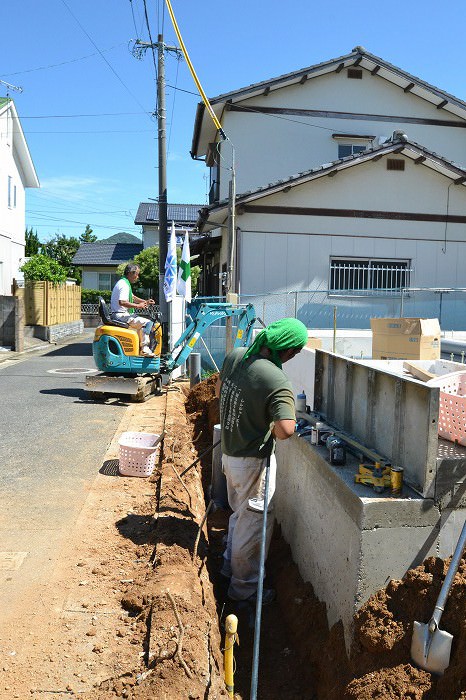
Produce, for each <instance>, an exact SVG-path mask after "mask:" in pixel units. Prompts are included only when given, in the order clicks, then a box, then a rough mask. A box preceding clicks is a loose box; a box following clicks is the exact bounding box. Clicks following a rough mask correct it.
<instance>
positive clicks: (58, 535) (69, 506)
mask: <svg viewBox="0 0 466 700" xmlns="http://www.w3.org/2000/svg"><path fill="white" fill-rule="evenodd" d="M91 339H92V333H91V332H86V334H85V336H81V337H80V339H79V340H76V341H74V342H72V343H69V344H66V345H62V346H59V347H58V348H57V347H55V348H54V349H51V350H47V351H46V352H45V353H44V352H41V353H40V355H34V356H27V358H26V357H24V358H21V360H19V361H14V362H9V361H6V362H5V361H4V362H2V363H0V408H1V411H0V417H1V424H0V503H1V508H0V627H1V622H2V621H3V620H4V619H5V616H6V615H8V611H12V610H14V609H16V608H18V605H19V606H20V605H21V597H22V596H23V595H24V597H25V599H26V598H27V597H28V596H27V593H28V591H30V589H31V588H33V587H34V586H36V585H40V583H41V581H43V580H44V577H47V575H48V574H49V572H50V571H51V570H52V568H53V566H54V564H55V563H56V557H57V556H58V552H59V550H60V547H61V546H62V545H63V543H64V541H65V537H66V535H67V533H68V532H69V530H70V528H71V526H72V525H73V523H74V521H75V520H76V518H77V516H78V514H79V512H80V510H81V508H82V505H83V503H84V500H85V498H86V495H87V491H88V487H89V484H90V483H91V482H92V480H93V478H94V477H95V475H96V474H97V472H98V471H99V469H100V467H101V466H102V461H103V458H104V455H105V451H106V448H107V445H108V444H109V442H110V441H111V439H112V437H113V435H114V433H115V431H116V429H117V427H118V425H119V422H120V420H121V418H122V417H123V413H124V411H125V409H126V404H123V403H109V404H101V403H94V402H93V401H89V400H88V399H87V396H86V392H85V388H84V382H85V375H86V373H87V372H88V371H89V370H93V369H94V362H93V358H92V353H91V344H90V343H91ZM2 359H3V358H2Z"/></svg>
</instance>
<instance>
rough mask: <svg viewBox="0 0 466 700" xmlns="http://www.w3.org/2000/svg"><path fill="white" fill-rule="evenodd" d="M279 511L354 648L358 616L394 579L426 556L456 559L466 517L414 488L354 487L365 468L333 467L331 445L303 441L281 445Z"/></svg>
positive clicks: (305, 573) (299, 560)
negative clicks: (395, 492)
mask: <svg viewBox="0 0 466 700" xmlns="http://www.w3.org/2000/svg"><path fill="white" fill-rule="evenodd" d="M277 463H278V469H277V489H276V493H275V497H274V509H275V515H276V517H277V520H278V522H279V523H280V525H281V527H282V531H283V535H284V537H285V539H286V541H287V542H288V543H289V544H290V546H291V550H292V553H293V559H294V561H295V562H296V564H297V565H298V568H299V570H300V573H301V575H302V577H303V579H304V580H305V581H309V582H310V583H311V584H312V586H313V588H314V591H315V593H316V595H317V597H318V598H319V599H320V600H321V601H323V602H324V603H325V604H326V606H327V616H328V621H329V624H330V625H332V624H334V623H335V622H337V621H338V620H342V622H343V625H344V629H345V636H346V641H347V645H348V646H349V644H350V642H351V638H352V627H351V621H352V618H353V615H354V613H355V612H356V611H357V610H358V608H360V607H361V605H362V604H363V603H364V602H365V601H366V600H367V599H368V598H369V597H370V595H372V594H373V593H375V592H376V591H377V590H378V589H380V588H383V587H384V586H386V585H387V583H388V582H389V581H390V579H397V578H402V577H403V576H404V574H405V573H406V571H407V570H408V569H409V568H412V567H414V566H417V565H418V564H420V563H421V562H422V561H423V560H424V559H425V558H426V557H427V556H430V555H437V556H442V557H446V556H450V555H451V554H452V552H453V550H454V548H455V546H456V541H457V539H458V537H459V534H460V531H461V528H462V526H463V523H464V520H465V518H466V511H465V510H452V509H445V510H444V511H443V512H441V510H440V507H439V506H438V505H436V504H435V503H434V501H433V500H431V499H426V498H422V497H421V496H419V495H418V494H416V493H415V492H414V491H412V490H411V489H409V488H408V487H404V489H403V497H402V498H393V497H390V496H388V497H381V496H380V495H379V496H378V495H377V494H375V492H374V491H373V490H372V489H371V488H369V487H366V486H363V485H361V484H355V483H354V473H355V472H356V471H357V467H358V462H357V461H356V459H355V458H352V457H350V459H348V461H347V464H346V466H344V467H334V466H332V465H330V464H329V462H328V451H327V449H326V448H325V447H314V446H312V445H310V444H309V443H308V442H307V440H306V439H304V438H300V437H298V436H297V435H295V436H293V437H292V438H291V439H290V440H286V441H278V442H277Z"/></svg>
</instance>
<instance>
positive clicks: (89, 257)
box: [72, 243, 142, 267]
mask: <svg viewBox="0 0 466 700" xmlns="http://www.w3.org/2000/svg"><path fill="white" fill-rule="evenodd" d="M141 250H142V243H113V244H112V243H81V245H80V246H79V248H78V251H77V252H76V254H75V256H74V258H73V260H72V263H73V265H109V266H112V267H114V266H116V265H121V263H125V262H128V261H129V260H133V258H134V256H135V255H137V254H138V253H140V252H141Z"/></svg>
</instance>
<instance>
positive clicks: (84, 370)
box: [47, 367, 98, 374]
mask: <svg viewBox="0 0 466 700" xmlns="http://www.w3.org/2000/svg"><path fill="white" fill-rule="evenodd" d="M97 371H98V370H96V369H89V368H88V367H62V368H60V369H49V370H47V372H48V373H49V374H91V372H97Z"/></svg>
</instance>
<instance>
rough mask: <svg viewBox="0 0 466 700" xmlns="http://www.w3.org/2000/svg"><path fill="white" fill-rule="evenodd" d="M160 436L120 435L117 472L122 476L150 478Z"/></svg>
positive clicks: (132, 433)
mask: <svg viewBox="0 0 466 700" xmlns="http://www.w3.org/2000/svg"><path fill="white" fill-rule="evenodd" d="M159 442H160V435H157V434H156V433H136V432H131V431H128V432H126V433H122V434H121V437H120V439H119V440H118V444H119V446H120V454H119V457H120V463H119V468H118V469H119V472H120V474H123V475H124V476H150V475H151V474H152V472H153V471H154V467H155V459H156V457H157V452H158V449H159Z"/></svg>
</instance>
